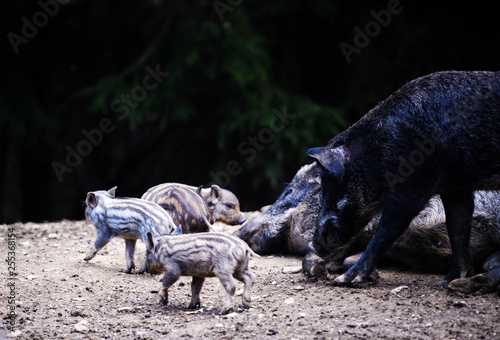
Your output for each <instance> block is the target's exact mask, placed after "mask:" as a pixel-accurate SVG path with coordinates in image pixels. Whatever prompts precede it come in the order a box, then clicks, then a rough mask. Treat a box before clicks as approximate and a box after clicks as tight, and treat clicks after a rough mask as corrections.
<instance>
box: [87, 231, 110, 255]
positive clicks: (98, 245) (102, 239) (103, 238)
mask: <svg viewBox="0 0 500 340" xmlns="http://www.w3.org/2000/svg"><path fill="white" fill-rule="evenodd" d="M110 239H111V237H109V236H108V235H105V234H102V233H99V232H98V233H97V238H96V240H95V242H94V247H93V248H92V249H91V250H90V251H89V252H88V253H87V255H86V256H85V258H84V260H85V261H90V260H91V259H93V258H94V256H96V254H97V252H98V251H99V250H101V249H102V248H103V247H104V246H105V245H106V244H108V242H109V240H110Z"/></svg>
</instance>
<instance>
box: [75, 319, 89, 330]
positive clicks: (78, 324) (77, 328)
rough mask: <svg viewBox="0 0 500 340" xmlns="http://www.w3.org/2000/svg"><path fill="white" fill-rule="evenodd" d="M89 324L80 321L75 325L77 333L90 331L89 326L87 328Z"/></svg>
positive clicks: (85, 321)
mask: <svg viewBox="0 0 500 340" xmlns="http://www.w3.org/2000/svg"><path fill="white" fill-rule="evenodd" d="M88 323H89V322H88V321H87V320H82V321H80V322H79V323H77V324H76V325H75V331H77V332H85V331H87V330H88V328H87V326H85V325H86V324H88Z"/></svg>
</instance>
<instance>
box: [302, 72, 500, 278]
mask: <svg viewBox="0 0 500 340" xmlns="http://www.w3.org/2000/svg"><path fill="white" fill-rule="evenodd" d="M499 131H500V73H499V72H439V73H434V74H431V75H428V76H425V77H422V78H419V79H416V80H414V81H411V82H409V83H407V84H406V85H404V86H403V87H401V88H400V89H399V90H397V91H396V92H394V93H393V94H392V95H391V96H389V98H388V99H386V100H385V101H383V102H382V103H380V104H379V105H378V106H376V107H375V108H374V109H372V110H371V111H370V112H368V113H367V114H366V115H365V116H364V117H363V118H362V119H361V120H359V121H358V122H357V123H356V124H354V125H353V126H351V127H350V128H349V129H347V130H346V131H345V132H343V133H341V134H340V135H338V136H337V137H335V138H333V139H332V140H331V141H330V142H329V144H328V146H326V147H321V148H315V149H310V150H309V151H308V153H307V154H308V156H309V157H311V158H313V159H315V160H316V161H317V163H318V164H319V165H321V167H322V168H323V173H322V175H321V180H322V194H323V199H322V207H321V212H320V218H319V223H318V226H317V228H316V232H315V234H314V237H313V244H312V245H313V248H314V250H315V252H316V253H317V254H318V255H319V256H327V255H328V254H330V253H332V251H334V249H335V248H338V247H340V246H341V245H342V244H344V243H346V242H347V241H348V240H349V239H350V238H351V237H352V236H353V235H354V234H355V233H356V232H357V231H359V230H360V229H362V228H363V227H364V226H365V225H366V224H367V223H368V221H369V220H370V219H371V218H372V217H373V216H375V215H376V214H378V213H381V216H380V221H379V223H378V226H377V228H376V232H375V235H374V237H373V238H372V240H371V241H370V243H369V245H368V247H367V249H366V250H365V252H364V253H363V255H362V256H361V258H360V259H359V260H358V261H357V262H356V264H355V265H353V266H352V267H351V268H350V269H349V270H348V271H347V272H345V273H344V274H342V275H340V276H339V277H337V278H336V279H335V282H336V283H338V284H341V285H346V284H350V283H359V282H363V281H367V280H368V278H369V276H370V274H371V272H372V271H373V269H374V267H375V266H376V264H377V262H378V261H379V259H380V257H381V256H382V254H383V253H384V252H385V251H386V250H387V249H388V248H389V247H390V246H391V245H392V244H393V243H394V241H395V240H397V239H398V237H399V236H401V234H402V233H403V232H404V231H405V230H406V228H407V227H408V225H409V224H410V221H411V220H412V219H413V218H414V217H415V216H416V215H417V214H418V213H419V212H420V211H421V210H422V209H423V208H424V206H425V204H426V203H427V202H428V201H429V199H430V198H431V197H432V196H433V195H434V194H440V196H441V200H442V202H443V206H444V211H445V214H446V228H447V231H448V235H449V238H450V243H451V248H452V263H451V268H450V270H449V272H448V274H447V275H446V277H445V278H444V280H443V281H441V282H440V283H439V285H440V286H444V285H447V284H448V283H449V282H450V281H452V280H453V279H456V278H465V277H467V276H470V275H472V259H471V255H470V249H469V238H470V229H471V219H472V213H473V210H474V196H473V191H474V190H481V189H482V190H493V189H499V188H500V132H499Z"/></svg>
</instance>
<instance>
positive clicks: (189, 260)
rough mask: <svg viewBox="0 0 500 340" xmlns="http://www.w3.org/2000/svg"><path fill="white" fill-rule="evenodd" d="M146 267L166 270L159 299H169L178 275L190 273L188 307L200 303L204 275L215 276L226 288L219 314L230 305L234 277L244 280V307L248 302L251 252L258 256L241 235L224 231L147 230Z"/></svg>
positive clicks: (251, 275)
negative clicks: (174, 232)
mask: <svg viewBox="0 0 500 340" xmlns="http://www.w3.org/2000/svg"><path fill="white" fill-rule="evenodd" d="M147 238H148V242H147V252H146V262H147V265H146V266H147V270H148V272H150V273H151V274H161V273H163V272H164V273H165V274H164V276H163V290H162V292H161V299H162V303H163V304H165V305H166V304H167V303H168V289H169V288H170V286H172V285H173V284H174V283H175V282H176V281H177V280H178V279H179V277H180V276H192V277H193V282H192V283H191V293H192V295H191V303H190V304H189V306H188V309H195V308H199V307H200V291H201V287H202V286H203V282H204V281H205V278H206V277H214V276H217V277H218V278H219V280H220V282H221V283H222V285H223V286H224V288H225V290H226V300H225V303H224V308H223V309H222V311H221V314H227V313H228V312H229V311H230V310H232V307H233V296H234V293H235V290H236V287H235V282H234V280H233V277H234V278H235V279H237V280H239V281H241V282H243V283H244V284H245V287H244V291H243V295H242V300H243V308H248V306H249V303H250V295H251V288H252V285H253V282H254V280H255V275H254V274H253V273H251V272H250V271H249V269H248V263H249V261H250V256H254V257H258V258H260V256H259V255H257V254H255V253H254V252H253V251H252V250H251V249H250V247H248V245H247V244H246V243H245V242H244V241H243V240H241V239H240V238H238V237H236V236H234V235H231V234H226V233H215V232H214V233H198V234H181V235H167V236H160V237H156V238H154V239H153V235H152V234H151V233H147Z"/></svg>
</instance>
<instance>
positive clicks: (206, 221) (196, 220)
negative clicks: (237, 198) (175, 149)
mask: <svg viewBox="0 0 500 340" xmlns="http://www.w3.org/2000/svg"><path fill="white" fill-rule="evenodd" d="M141 198H142V199H145V200H148V201H151V202H155V203H156V204H158V205H160V206H161V207H162V208H163V209H165V210H166V211H167V212H168V213H169V214H170V216H172V219H173V220H174V224H175V225H180V226H181V231H182V234H187V233H200V232H206V231H210V229H211V228H210V226H211V223H210V222H212V221H213V220H212V217H211V216H210V212H209V211H208V208H207V205H206V204H205V202H204V201H203V199H202V198H201V196H200V195H198V194H197V193H196V192H194V191H193V190H191V189H189V188H187V187H185V186H182V185H171V186H168V187H165V188H164V189H163V190H161V191H155V190H148V191H146V192H145V193H144V195H142V197H141Z"/></svg>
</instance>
